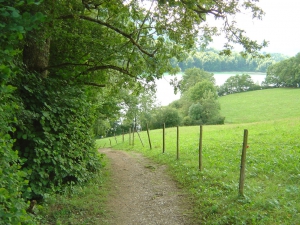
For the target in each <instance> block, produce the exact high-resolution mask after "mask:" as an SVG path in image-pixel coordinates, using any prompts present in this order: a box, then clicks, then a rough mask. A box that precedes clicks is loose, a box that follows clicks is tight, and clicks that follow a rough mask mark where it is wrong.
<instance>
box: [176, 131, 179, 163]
mask: <svg viewBox="0 0 300 225" xmlns="http://www.w3.org/2000/svg"><path fill="white" fill-rule="evenodd" d="M176 159H177V160H178V159H179V126H177V154H176Z"/></svg>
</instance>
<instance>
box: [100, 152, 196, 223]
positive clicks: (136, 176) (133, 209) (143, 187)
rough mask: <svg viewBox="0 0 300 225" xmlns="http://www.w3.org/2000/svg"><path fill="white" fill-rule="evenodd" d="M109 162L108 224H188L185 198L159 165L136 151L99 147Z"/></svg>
mask: <svg viewBox="0 0 300 225" xmlns="http://www.w3.org/2000/svg"><path fill="white" fill-rule="evenodd" d="M99 151H100V152H101V153H103V154H105V155H106V156H107V157H108V159H109V161H110V170H111V184H110V188H111V190H110V194H109V196H108V215H109V218H108V221H107V223H108V224H111V225H157V224H159V225H164V224H166V225H185V224H186V225H190V224H192V223H191V221H189V219H188V215H189V212H190V210H191V209H190V205H191V204H190V203H189V201H188V197H187V195H186V194H184V193H183V191H182V190H181V189H180V188H178V187H177V185H176V182H175V181H173V180H172V178H171V177H170V176H169V175H168V174H167V173H166V166H163V165H158V164H156V163H153V162H151V161H150V160H149V159H146V158H145V157H143V156H142V155H141V154H139V153H133V152H130V153H128V152H124V151H116V150H112V149H100V150H99Z"/></svg>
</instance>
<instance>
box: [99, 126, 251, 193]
mask: <svg viewBox="0 0 300 225" xmlns="http://www.w3.org/2000/svg"><path fill="white" fill-rule="evenodd" d="M165 129H166V126H165V124H163V137H162V141H163V147H162V153H163V154H164V153H165V149H166V139H165V136H166V135H165V134H166V133H165ZM176 131H177V132H176V134H177V141H176V146H177V147H176V159H177V160H179V126H177V127H176ZM131 133H132V134H131ZM134 133H137V135H138V137H139V139H140V141H141V143H142V146H143V147H144V143H143V141H142V139H141V137H140V134H139V132H138V131H136V132H135V129H134V128H133V129H132V130H131V128H129V145H134ZM147 136H148V141H149V146H150V149H152V144H151V139H150V134H149V129H148V124H147ZM131 137H132V140H131ZM202 137H203V127H202V125H200V135H199V171H202V167H203V165H202ZM115 140H116V143H118V142H117V138H116V136H115ZM122 140H123V142H124V132H123V134H122ZM109 142H110V146H112V144H111V140H110V139H109ZM247 142H248V130H247V129H245V130H244V137H243V148H242V155H241V165H240V180H239V195H241V196H243V195H244V183H245V169H246V150H247V147H248V145H247ZM103 147H104V146H103Z"/></svg>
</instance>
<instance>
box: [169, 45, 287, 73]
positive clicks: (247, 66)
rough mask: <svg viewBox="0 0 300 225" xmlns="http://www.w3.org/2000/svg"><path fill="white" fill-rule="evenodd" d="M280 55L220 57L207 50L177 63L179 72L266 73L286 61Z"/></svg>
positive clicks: (212, 50) (216, 52)
mask: <svg viewBox="0 0 300 225" xmlns="http://www.w3.org/2000/svg"><path fill="white" fill-rule="evenodd" d="M286 58H287V57H286V56H284V55H282V54H278V53H277V54H270V55H268V54H265V57H254V58H253V57H251V56H247V57H244V56H243V55H241V54H239V53H237V52H233V53H232V54H231V55H230V56H224V55H220V54H219V52H218V51H216V50H214V49H209V50H207V51H197V52H195V53H193V54H190V55H189V56H188V58H187V59H186V60H185V61H183V62H179V63H175V62H173V64H174V65H178V66H179V67H180V68H181V71H185V70H186V69H189V68H192V67H197V68H201V69H203V70H205V71H210V72H219V71H221V72H225V71H243V72H250V71H251V72H266V71H267V69H268V67H269V66H271V65H273V64H275V63H276V62H279V61H281V60H284V59H286Z"/></svg>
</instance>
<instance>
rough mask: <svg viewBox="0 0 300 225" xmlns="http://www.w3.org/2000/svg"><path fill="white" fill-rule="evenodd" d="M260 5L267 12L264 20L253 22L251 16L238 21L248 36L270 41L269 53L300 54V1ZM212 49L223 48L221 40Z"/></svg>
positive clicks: (272, 1)
mask: <svg viewBox="0 0 300 225" xmlns="http://www.w3.org/2000/svg"><path fill="white" fill-rule="evenodd" d="M258 5H259V6H260V7H261V8H262V9H263V10H264V11H265V13H266V15H265V16H264V17H263V19H262V20H252V18H251V16H250V15H244V16H240V17H238V19H237V21H238V23H239V24H240V27H241V28H243V29H244V30H245V31H246V32H247V35H248V36H249V37H251V38H253V39H255V40H258V41H260V42H261V41H262V40H264V39H265V40H267V41H269V47H267V48H265V49H263V51H266V52H268V53H275V52H276V53H282V54H285V55H288V56H295V55H296V54H297V53H298V52H300V29H299V26H300V13H299V10H300V0H284V1H282V0H260V2H259V3H258ZM212 47H216V48H221V47H222V44H221V42H220V40H216V42H215V45H212Z"/></svg>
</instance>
